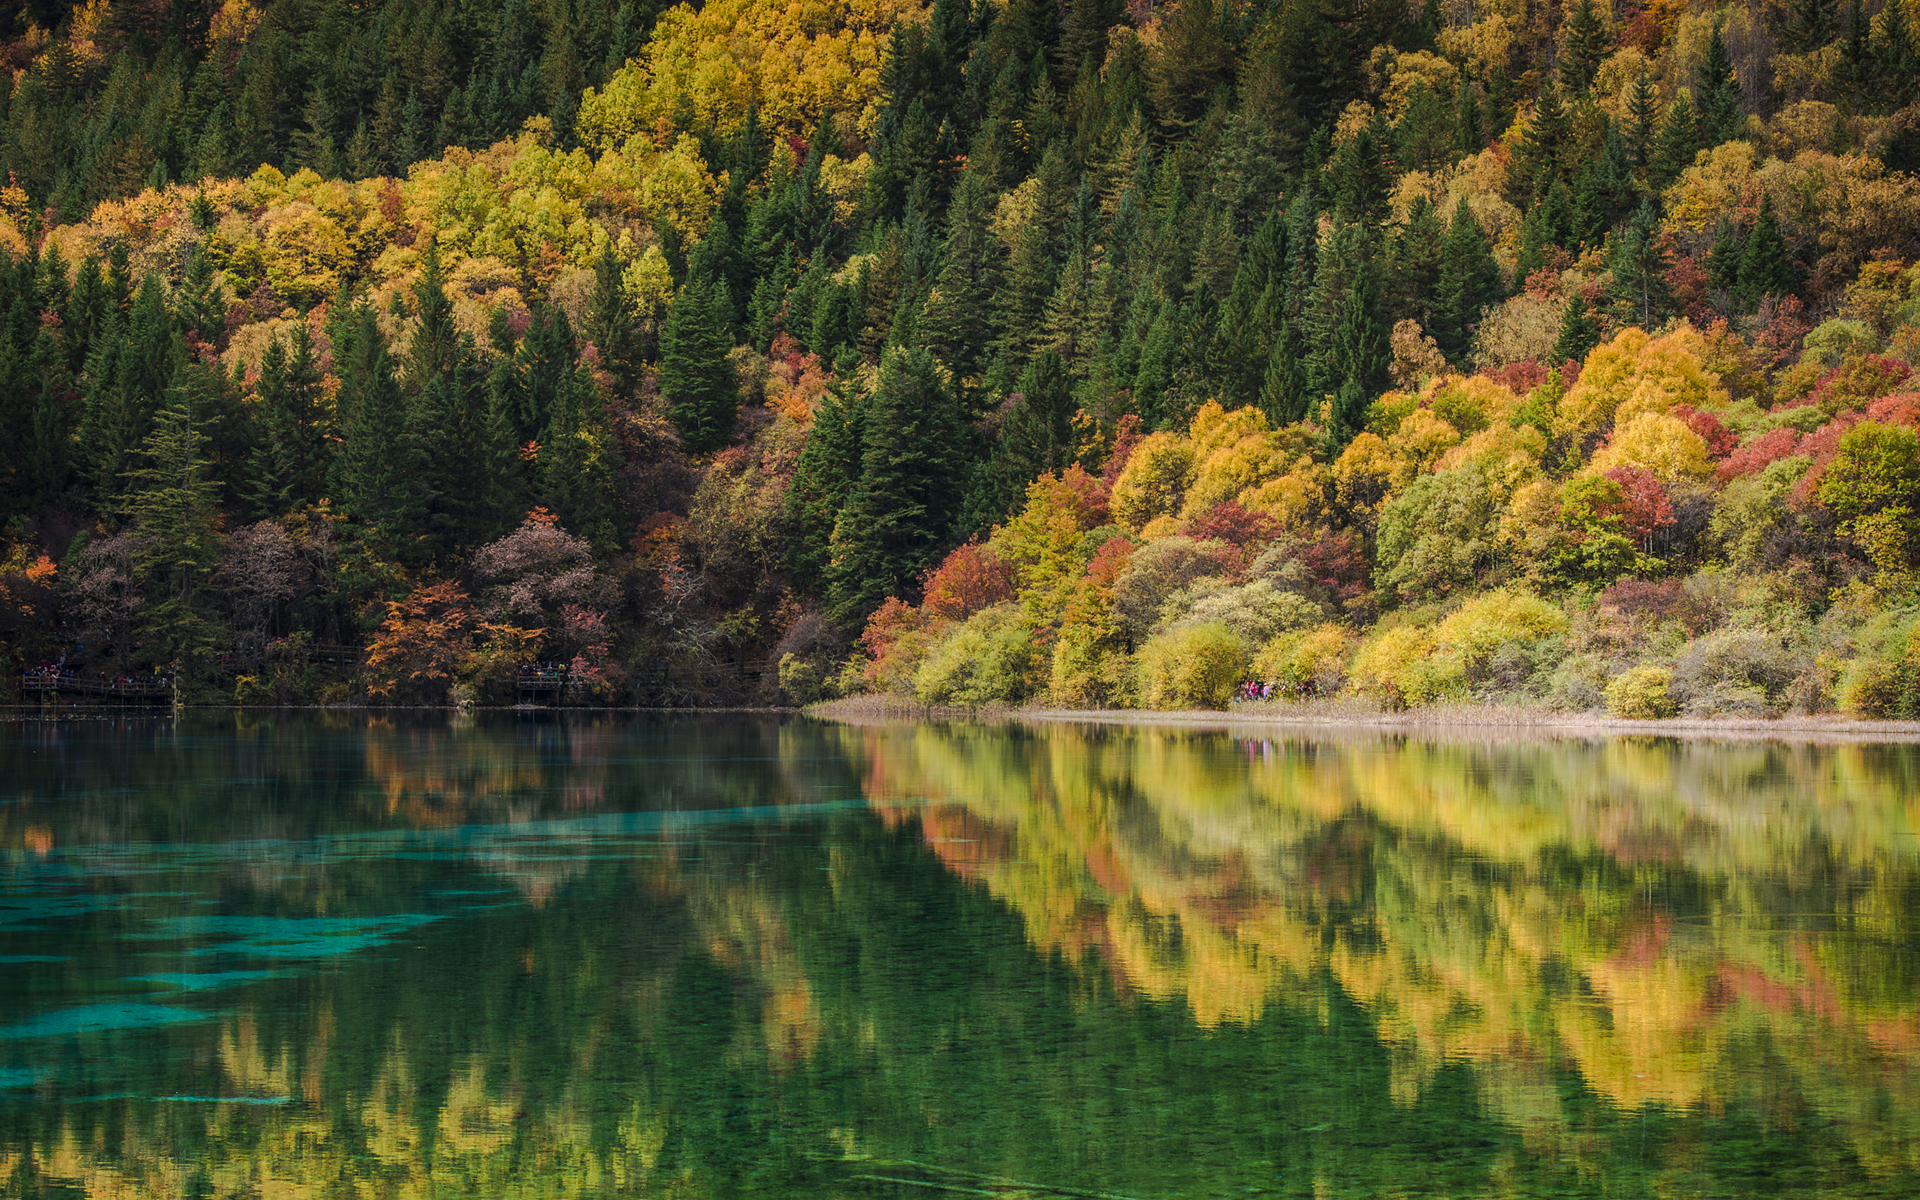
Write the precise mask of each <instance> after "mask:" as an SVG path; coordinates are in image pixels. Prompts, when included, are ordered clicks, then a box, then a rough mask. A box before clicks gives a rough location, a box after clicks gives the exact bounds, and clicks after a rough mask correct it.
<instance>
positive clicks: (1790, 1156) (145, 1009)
mask: <svg viewBox="0 0 1920 1200" xmlns="http://www.w3.org/2000/svg"><path fill="white" fill-rule="evenodd" d="M1916 832H1920V753H1917V752H1916V750H1915V749H1914V748H1912V747H1884V746H1841V747H1817V746H1814V747H1808V746H1777V745H1774V746H1769V745H1740V744H1732V745H1718V744H1707V743H1679V742H1669V741H1644V740H1629V739H1613V740H1595V741H1579V740H1564V739H1563V740H1512V741H1502V740H1494V739H1485V740H1456V741H1444V740H1443V741H1414V740H1406V739H1402V738H1385V737H1350V738H1323V739H1315V738H1309V737H1302V736H1299V735H1298V734H1285V735H1283V734H1279V733H1269V734H1267V735H1262V734H1261V733H1259V732H1257V731H1241V732H1237V733H1217V732H1188V731H1170V730H1153V729H1145V730H1141V729H1122V728H1078V727H1063V728H1054V729H1044V730H1022V729H1004V728H985V727H968V726H941V725H922V726H912V725H903V726H892V727H886V728H874V729H861V728H846V727H839V726H832V725H825V724H818V723H813V722H809V721H806V720H802V719H791V720H779V719H772V718H768V719H756V718H735V717H709V718H699V719H693V718H685V719H646V718H626V719H618V718H609V719H597V720H596V719H581V720H570V721H557V720H552V719H546V720H541V719H535V718H518V717H513V716H507V715H499V716H493V717H482V718H479V719H477V720H472V721H455V722H451V723H449V722H447V721H444V720H419V721H407V720H399V719H395V720H385V719H381V720H368V719H366V718H364V717H358V718H344V717H342V718H309V717H297V718H286V719H280V718H261V717H259V716H254V715H247V716H241V717H238V718H234V717H224V718H201V719H197V720H188V721H183V722H178V723H176V722H172V721H162V720H155V719H142V720H129V721H120V722H112V721H91V722H73V723H15V724H9V725H0V1196H5V1197H9V1198H11V1197H42V1196H45V1197H66V1196H82V1195H84V1196H165V1197H174V1196H183V1197H184V1196H192V1197H227V1196H248V1197H262V1198H265V1197H277V1196H301V1197H355V1198H375V1197H400V1196H478V1197H495V1196H527V1197H545V1196H664V1195H673V1196H677V1197H706V1196H768V1197H772V1196H796V1197H865V1196H883V1197H923V1198H933V1197H939V1196H954V1195H971V1194H990V1195H997V1196H1015V1197H1018V1196H1033V1197H1051V1196H1065V1197H1082V1198H1087V1197H1094V1196H1099V1197H1107V1198H1113V1197H1125V1198H1137V1200H1150V1198H1160V1197H1200V1196H1209V1197H1211V1196H1254V1195H1275V1196H1303V1197H1304V1196H1313V1197H1329V1196H1379V1195H1407V1196H1414V1195H1418V1196H1463V1197H1465V1196H1474V1197H1479V1196H1516V1197H1519V1196H1651V1195H1670V1196H1695V1195H1699V1196H1744V1195H1766V1196H1816V1195H1818V1196H1902V1195H1913V1194H1915V1193H1916V1192H1920V1007H1916V1005H1917V1003H1920V838H1916Z"/></svg>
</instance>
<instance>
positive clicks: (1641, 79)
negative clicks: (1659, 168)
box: [1626, 67, 1660, 177]
mask: <svg viewBox="0 0 1920 1200" xmlns="http://www.w3.org/2000/svg"><path fill="white" fill-rule="evenodd" d="M1656 99H1657V97H1656V95H1655V93H1654V90H1653V80H1652V79H1651V78H1649V77H1648V75H1647V69H1646V68H1645V67H1642V68H1640V73H1639V74H1638V75H1636V76H1635V77H1634V80H1633V91H1631V92H1630V93H1628V95H1627V127H1626V141H1627V154H1628V157H1629V158H1631V159H1632V161H1633V169H1634V170H1635V171H1636V172H1638V173H1639V174H1640V175H1641V176H1642V177H1644V176H1645V175H1646V171H1647V164H1648V162H1649V161H1651V159H1652V157H1653V140H1654V135H1655V134H1656V132H1657V131H1658V129H1659V123H1660V110H1659V108H1658V107H1657V106H1656V103H1655V101H1656Z"/></svg>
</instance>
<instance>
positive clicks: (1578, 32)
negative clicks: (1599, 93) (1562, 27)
mask: <svg viewBox="0 0 1920 1200" xmlns="http://www.w3.org/2000/svg"><path fill="white" fill-rule="evenodd" d="M1566 39H1567V40H1566V49H1564V50H1563V51H1561V53H1560V82H1561V84H1562V85H1563V86H1564V87H1566V88H1567V90H1569V91H1570V92H1573V93H1575V94H1576V95H1577V94H1581V93H1584V92H1585V91H1586V90H1587V89H1588V88H1590V87H1592V86H1593V77H1594V75H1595V74H1596V73H1598V71H1599V70H1600V62H1601V60H1602V59H1604V58H1606V56H1607V51H1608V50H1609V49H1610V48H1611V47H1612V45H1613V39H1612V38H1611V37H1609V36H1608V34H1607V27H1606V23H1605V22H1604V21H1602V20H1601V19H1600V14H1599V13H1598V12H1597V11H1595V9H1594V7H1593V0H1580V3H1579V4H1577V5H1575V6H1574V10H1573V15H1572V16H1570V17H1568V18H1567V34H1566Z"/></svg>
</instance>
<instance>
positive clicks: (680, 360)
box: [660, 279, 740, 454]
mask: <svg viewBox="0 0 1920 1200" xmlns="http://www.w3.org/2000/svg"><path fill="white" fill-rule="evenodd" d="M732 349H733V345H732V342H731V340H730V339H729V337H728V335H727V325H726V321H725V319H724V318H723V317H722V315H721V313H720V305H719V299H718V297H717V295H716V294H715V287H714V285H713V284H710V283H708V282H706V281H704V280H699V279H696V280H692V281H690V282H689V283H688V284H687V286H686V287H684V288H682V289H681V291H680V297H679V299H677V300H675V301H674V304H673V310H672V312H670V313H669V314H668V315H667V323H666V327H665V328H664V329H662V330H661V332H660V394H661V396H662V398H664V399H665V401H666V404H667V415H668V417H669V418H670V419H671V420H672V421H673V424H674V428H676V429H678V430H679V431H680V442H681V444H682V445H683V446H685V447H686V449H687V452H688V453H690V454H706V453H708V452H709V451H713V450H718V449H719V448H720V447H722V446H724V445H726V444H727V439H728V438H729V437H731V436H733V420H734V414H735V412H736V411H737V410H738V408H739V406H740V384H739V380H738V379H737V377H736V376H735V375H734V371H733V364H732V363H731V362H729V361H728V360H727V355H728V353H729V352H730V351H731V350H732Z"/></svg>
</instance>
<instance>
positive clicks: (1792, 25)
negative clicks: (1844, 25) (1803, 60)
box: [1782, 0, 1837, 54]
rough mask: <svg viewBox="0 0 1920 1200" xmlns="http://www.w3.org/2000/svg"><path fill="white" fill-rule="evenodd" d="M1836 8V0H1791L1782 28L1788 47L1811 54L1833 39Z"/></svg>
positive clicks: (1794, 50) (1796, 51) (1800, 52)
mask: <svg viewBox="0 0 1920 1200" xmlns="http://www.w3.org/2000/svg"><path fill="white" fill-rule="evenodd" d="M1836 8H1837V6H1836V5H1835V3H1834V0H1790V2H1789V3H1788V5H1787V20H1786V23H1785V26H1784V27H1783V29H1782V33H1783V35H1784V40H1785V41H1786V44H1787V48H1788V49H1790V50H1792V51H1793V52H1794V53H1796V54H1810V53H1812V52H1813V51H1815V50H1818V49H1820V48H1821V47H1822V46H1824V45H1826V44H1827V43H1828V42H1830V41H1832V40H1833V33H1834V28H1835V25H1836V21H1835V12H1836Z"/></svg>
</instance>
